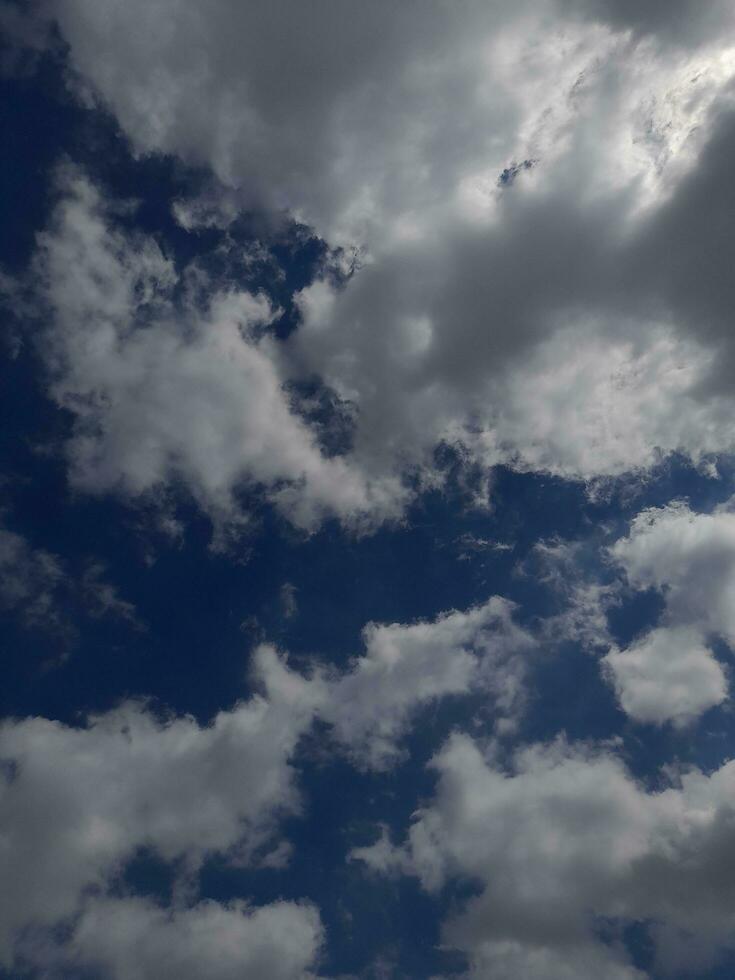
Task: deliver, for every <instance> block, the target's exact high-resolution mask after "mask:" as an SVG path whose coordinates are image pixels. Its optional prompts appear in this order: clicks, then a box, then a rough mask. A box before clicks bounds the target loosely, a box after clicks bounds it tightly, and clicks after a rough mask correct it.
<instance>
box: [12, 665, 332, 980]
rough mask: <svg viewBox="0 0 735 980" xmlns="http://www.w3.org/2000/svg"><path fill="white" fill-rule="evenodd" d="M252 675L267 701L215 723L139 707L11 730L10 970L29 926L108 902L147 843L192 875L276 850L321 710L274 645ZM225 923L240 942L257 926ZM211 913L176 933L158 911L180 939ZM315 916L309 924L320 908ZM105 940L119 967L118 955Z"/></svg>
mask: <svg viewBox="0 0 735 980" xmlns="http://www.w3.org/2000/svg"><path fill="white" fill-rule="evenodd" d="M255 676H256V680H257V681H258V682H259V683H260V685H261V686H262V687H263V690H264V695H263V696H256V697H254V698H253V699H251V700H250V701H248V702H245V703H243V704H239V705H237V706H236V707H234V708H233V709H231V710H229V711H222V712H220V713H219V714H218V715H217V716H216V717H215V718H214V719H213V721H212V723H211V725H209V726H208V727H200V726H199V725H197V724H196V722H195V721H194V720H193V719H192V718H188V717H173V718H168V719H164V720H159V719H157V718H156V717H155V716H154V715H153V714H152V713H151V711H149V710H148V709H147V708H146V707H145V705H142V704H139V703H130V702H128V703H124V704H122V705H121V706H120V707H119V708H117V709H115V710H113V711H111V712H108V713H106V714H103V715H98V716H96V717H93V718H91V719H89V721H88V724H87V727H86V728H70V727H67V726H65V725H61V724H59V723H57V722H53V721H49V720H47V719H44V718H28V719H24V720H17V721H15V720H6V721H4V722H3V723H2V726H0V757H1V758H2V759H3V760H4V762H5V763H6V766H5V768H4V770H3V778H2V783H1V784H0V796H1V797H2V816H0V832H1V833H2V839H3V840H4V841H5V846H4V848H3V850H2V853H1V854H0V861H1V863H2V865H3V869H2V877H3V879H4V880H5V881H13V882H14V883H15V884H14V887H13V889H12V890H6V891H5V893H4V895H3V897H2V899H0V961H1V962H4V963H5V964H6V965H7V966H10V964H12V962H13V958H14V955H15V952H16V951H17V950H18V946H17V943H18V942H19V941H21V940H22V936H23V932H24V930H27V929H28V928H31V927H32V928H35V929H39V928H51V927H52V926H54V924H56V923H57V922H59V921H63V920H68V919H73V917H74V916H75V915H77V914H78V913H79V912H80V911H83V908H84V897H85V895H86V894H87V893H88V892H89V891H90V890H92V891H97V892H100V891H101V892H102V893H103V894H104V892H105V890H106V888H107V886H108V885H109V884H110V882H111V881H112V880H113V879H114V876H115V874H116V873H117V872H119V870H120V868H121V867H122V865H123V864H124V862H125V861H126V860H128V859H129V858H130V857H132V856H133V854H134V853H135V852H136V850H137V849H139V848H141V847H149V848H152V849H153V850H154V851H156V852H157V853H158V854H159V855H160V856H161V857H162V858H163V859H164V860H167V861H174V860H178V861H181V862H182V863H183V869H184V873H185V874H186V875H195V874H196V871H197V870H198V868H199V865H200V864H201V861H202V860H203V859H204V857H205V856H206V855H207V854H210V853H214V852H219V853H224V854H227V856H228V859H229V860H231V861H235V862H236V863H241V864H248V863H252V862H253V861H256V860H259V859H260V857H259V855H260V852H261V851H263V850H264V849H267V848H268V847H270V848H271V850H272V849H273V848H274V847H275V846H276V844H277V843H278V841H277V840H275V841H274V839H273V838H274V833H275V832H276V830H277V822H278V818H279V816H281V815H283V814H285V813H293V812H295V811H296V810H297V809H298V806H299V796H298V793H297V790H296V787H295V785H294V779H293V776H294V774H293V771H292V768H291V766H290V763H289V759H290V756H291V754H292V752H293V750H294V748H295V746H296V743H297V741H298V739H299V737H300V736H301V734H302V733H303V732H304V731H305V730H306V729H307V728H308V727H309V726H310V725H311V722H312V719H313V715H314V708H315V704H314V696H313V693H312V689H311V687H310V686H309V684H308V682H306V681H304V680H302V679H301V678H300V677H298V675H294V674H291V673H290V672H289V671H288V670H287V668H286V667H285V666H284V665H283V664H282V663H281V661H279V660H278V658H277V657H276V656H275V654H273V652H272V651H269V650H266V649H262V650H260V651H258V653H257V654H256V657H255ZM100 914H101V913H100ZM135 914H136V906H135V905H133V907H132V909H131V910H130V915H131V916H133V923H132V925H131V928H132V926H135V928H138V929H139V928H140V921H139V919H140V916H139V915H138V917H137V918H135ZM212 914H213V915H215V917H216V915H217V914H219V913H216V912H212ZM223 915H224V920H225V922H224V924H225V926H226V925H227V922H228V921H234V928H235V934H237V931H238V928H243V929H246V930H247V929H250V928H251V927H250V926H248V925H247V924H243V923H239V920H232V919H231V917H229V916H228V915H225V914H224V913H223ZM202 917H203V918H204V919H206V918H207V914H206V910H205V911H204V912H202V911H201V910H199V911H196V910H195V911H193V912H189V913H186V914H182V916H181V920H180V923H179V925H178V926H177V925H176V924H175V922H174V923H171V928H170V929H169V930H167V929H166V927H165V922H164V921H163V917H162V916H159V919H160V920H161V921H159V922H158V926H160V930H159V931H161V932H162V935H163V937H165V936H167V935H172V936H173V935H175V934H176V933H177V932H179V931H185V930H186V928H187V926H186V924H187V923H190V924H191V925H192V928H194V930H195V931H196V928H198V927H197V925H196V924H197V922H198V921H199V919H200V918H202ZM266 918H267V915H266ZM306 919H307V925H308V923H311V924H312V925H313V914H312V913H309V914H308V915H307V916H306ZM136 923H137V925H136ZM155 932H156V929H155V928H154V934H153V935H152V937H151V939H150V942H151V943H153V944H154V945H155V943H156V942H157V940H156V935H155ZM108 939H109V943H110V946H109V949H108V954H109V956H110V957H111V958H112V960H113V961H114V960H115V959H116V957H119V956H121V955H122V954H121V953H120V951H119V950H117V948H116V946H115V942H116V940H115V938H114V937H113V936H110V937H108ZM80 941H81V940H80ZM99 942H102V939H101V938H100V940H99ZM85 943H86V944H90V943H92V939H91V938H90V937H89V936H87V938H86V939H85V940H84V943H83V945H84V944H85ZM21 952H22V944H21ZM132 955H133V954H132V953H131V956H132ZM151 955H153V954H151ZM121 969H122V967H121ZM145 969H148V970H149V971H150V970H151V969H153V967H152V966H151V965H148V966H146V967H145ZM122 975H126V974H125V972H124V970H123V974H122ZM224 975H227V974H224Z"/></svg>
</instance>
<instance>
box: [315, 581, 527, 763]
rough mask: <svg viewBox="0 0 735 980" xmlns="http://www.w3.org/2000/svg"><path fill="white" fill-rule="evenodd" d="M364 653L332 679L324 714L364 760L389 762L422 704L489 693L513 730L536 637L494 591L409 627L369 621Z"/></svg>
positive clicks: (500, 724) (498, 717)
mask: <svg viewBox="0 0 735 980" xmlns="http://www.w3.org/2000/svg"><path fill="white" fill-rule="evenodd" d="M363 636H364V641H365V655H364V656H362V657H360V658H358V659H356V660H355V662H354V664H353V665H352V667H351V668H350V669H349V670H347V671H346V672H345V673H344V674H343V675H342V676H341V677H340V678H339V679H337V680H335V681H333V682H332V683H331V685H330V687H329V693H328V696H327V697H326V698H325V703H324V707H323V709H322V714H323V717H324V718H325V720H327V721H329V722H330V723H331V724H332V726H333V730H334V735H335V737H336V738H337V739H338V740H339V741H340V742H342V743H343V744H344V745H345V746H347V747H348V749H349V751H350V752H351V754H352V755H353V757H354V758H355V759H356V760H357V761H358V763H360V764H362V765H365V766H368V767H371V768H375V769H383V768H387V767H388V766H390V765H391V764H395V762H396V761H398V760H399V759H400V758H401V750H400V746H399V741H400V737H401V736H402V735H403V734H404V733H405V731H406V730H407V728H408V726H409V723H410V721H411V719H412V717H413V716H414V715H415V714H416V712H417V711H418V710H419V709H420V708H421V707H423V706H426V705H428V704H430V703H432V702H435V701H437V700H438V699H439V698H442V697H448V696H451V695H463V694H465V695H466V694H469V693H473V692H483V693H485V694H486V695H487V699H488V701H487V703H488V705H492V708H493V712H494V716H495V724H496V726H497V728H498V730H499V731H501V732H502V731H507V730H509V729H510V730H512V728H513V725H514V723H515V721H516V720H517V716H518V713H519V711H520V709H521V708H522V706H523V700H524V694H525V690H524V683H523V682H524V675H525V657H526V656H527V655H528V654H529V653H530V651H531V650H532V649H533V647H534V640H533V638H532V637H531V636H530V635H529V634H528V633H527V632H526V631H525V630H523V629H521V628H520V627H519V626H517V625H516V624H515V623H514V622H513V604H512V603H510V602H508V601H507V600H505V599H501V598H500V597H499V596H493V597H492V598H491V599H489V600H488V601H487V602H486V603H484V604H483V605H481V606H476V607H474V608H472V609H469V610H467V611H466V612H450V613H445V614H444V615H442V616H439V617H438V618H437V619H435V620H433V621H432V622H419V623H413V624H410V625H402V624H398V623H393V624H390V625H378V624H375V623H370V624H369V625H368V626H366V627H365V630H364V631H363Z"/></svg>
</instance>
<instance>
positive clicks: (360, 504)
mask: <svg viewBox="0 0 735 980" xmlns="http://www.w3.org/2000/svg"><path fill="white" fill-rule="evenodd" d="M60 181H61V184H62V187H63V196H62V200H61V203H60V204H59V206H58V208H57V211H56V214H55V217H54V219H53V223H52V226H51V228H50V229H49V230H48V231H47V232H45V233H44V234H43V235H41V236H40V238H39V252H38V255H37V259H36V265H35V277H36V282H37V283H41V284H42V289H43V295H44V299H45V302H46V304H47V306H48V308H49V310H50V312H51V317H52V321H51V324H50V326H49V328H48V330H47V331H46V333H45V335H44V339H43V345H44V347H43V352H44V356H45V357H46V359H47V363H48V365H49V370H50V374H51V379H52V380H51V388H50V391H51V394H52V396H53V398H54V399H55V400H56V401H57V403H58V404H59V405H61V406H63V407H64V408H67V409H68V410H69V411H70V412H71V413H72V415H73V416H74V418H75V420H76V425H75V432H74V435H73V437H72V439H71V442H70V443H69V445H68V446H67V453H68V458H69V462H70V469H71V480H72V482H73V483H74V485H75V486H77V487H80V488H83V489H86V490H88V491H90V492H96V493H101V492H105V491H110V490H118V491H121V492H123V493H126V494H129V495H140V494H145V493H152V492H155V491H156V490H157V489H159V488H160V487H161V486H163V485H165V484H166V483H168V482H171V481H172V480H175V479H177V478H178V479H183V480H184V481H185V483H186V485H187V486H188V488H189V489H190V491H191V492H192V493H193V495H194V497H195V498H196V499H197V500H198V501H199V503H200V504H201V506H202V507H203V508H204V509H205V510H207V511H208V512H209V513H210V515H211V516H212V517H213V518H214V519H215V520H219V521H223V520H224V521H227V520H233V519H235V520H236V519H237V518H238V516H242V515H241V514H239V512H238V507H237V503H236V491H237V489H238V487H241V486H251V487H252V486H259V487H262V488H263V490H264V492H265V494H266V496H267V497H269V498H270V499H271V500H272V501H273V502H274V503H275V504H276V505H277V506H278V507H280V508H281V509H282V510H283V511H284V512H285V513H286V514H287V516H288V517H289V518H290V519H291V520H293V521H294V523H296V524H298V525H299V526H303V527H311V526H313V524H314V523H315V522H316V521H318V520H319V519H320V518H321V517H322V516H323V515H324V514H336V515H337V516H339V517H341V518H343V519H344V520H345V521H346V522H355V523H359V522H360V520H361V519H365V520H367V519H370V518H372V517H373V514H374V512H375V513H377V514H379V515H380V516H382V517H385V516H386V515H389V514H391V513H394V512H395V511H396V507H397V505H398V501H400V499H401V495H402V491H401V488H400V484H399V483H398V481H396V480H392V479H390V478H388V479H385V480H383V481H372V482H371V481H369V480H367V479H366V478H365V477H364V476H363V475H362V474H361V472H360V471H359V469H358V468H356V467H353V466H351V465H350V463H349V462H347V461H346V460H345V459H343V458H342V457H327V456H325V455H324V454H323V452H322V451H321V449H320V448H319V446H318V445H317V440H316V437H315V434H314V432H312V431H311V430H310V428H309V427H308V425H307V424H306V423H305V422H303V421H302V419H301V418H300V417H299V416H298V415H296V414H295V413H294V412H293V411H292V410H291V405H290V402H289V398H288V394H287V392H286V391H285V390H284V386H283V381H284V379H283V378H282V377H281V375H280V374H279V369H278V352H277V350H276V346H277V342H276V341H272V340H269V339H268V337H265V336H260V337H258V336H257V330H258V327H261V326H263V325H264V324H267V323H268V322H269V321H270V320H271V318H272V317H273V315H274V310H273V309H272V307H271V306H270V304H269V303H268V301H267V300H266V299H265V297H264V296H262V295H260V294H259V295H253V294H251V293H249V292H247V291H244V290H242V289H238V288H236V287H234V286H233V287H231V288H226V289H215V288H212V290H211V291H210V292H209V294H208V295H207V299H206V305H205V308H204V309H201V308H199V305H198V303H197V302H196V299H195V298H194V297H193V296H192V295H190V294H186V295H185V296H184V299H183V300H182V301H181V302H179V303H177V302H176V301H175V298H174V295H173V293H174V288H175V287H176V286H177V285H178V286H181V287H184V286H185V281H182V280H181V278H180V277H179V276H178V275H177V273H176V271H175V270H174V266H173V264H172V263H171V261H170V260H168V259H167V258H166V257H165V256H164V254H163V253H162V251H161V250H160V248H159V247H158V245H157V244H156V243H155V242H154V241H153V240H152V239H150V238H145V237H144V236H141V235H139V234H135V233H126V232H125V231H123V230H120V229H115V228H114V227H113V226H112V221H111V213H110V211H111V207H107V206H106V203H105V202H104V200H103V199H102V198H101V196H100V194H99V192H98V191H97V189H96V188H95V187H94V186H93V185H92V184H90V183H89V181H88V180H86V179H85V178H84V177H83V176H82V175H80V174H79V173H77V172H75V171H73V170H69V169H67V170H65V171H63V172H62V175H61V177H60ZM184 292H185V293H186V291H185V290H184Z"/></svg>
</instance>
